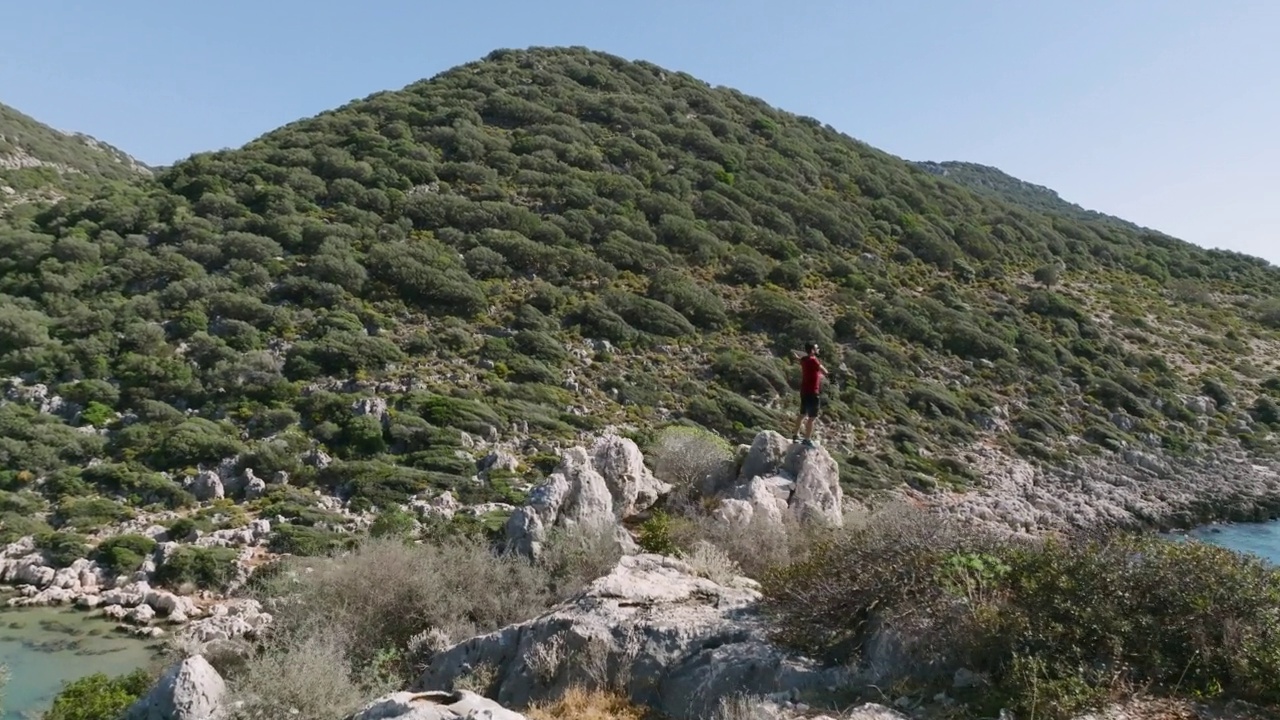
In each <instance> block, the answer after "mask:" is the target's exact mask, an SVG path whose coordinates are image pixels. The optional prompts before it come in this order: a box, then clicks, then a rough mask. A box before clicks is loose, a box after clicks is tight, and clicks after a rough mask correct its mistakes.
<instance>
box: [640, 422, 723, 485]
mask: <svg viewBox="0 0 1280 720" xmlns="http://www.w3.org/2000/svg"><path fill="white" fill-rule="evenodd" d="M649 452H650V456H651V457H652V458H653V460H654V475H656V476H657V477H658V479H659V480H662V481H664V482H669V483H671V484H672V485H673V486H674V487H675V491H676V493H677V494H680V493H688V492H689V491H691V490H693V489H695V488H697V487H699V486H700V485H701V483H702V481H703V480H705V479H706V478H707V477H708V476H710V475H711V474H712V473H714V472H715V471H716V470H717V469H719V468H720V467H721V466H722V465H723V464H724V463H725V462H726V461H728V460H729V459H730V458H732V457H733V450H732V448H731V447H730V445H729V443H728V442H727V441H726V440H724V438H721V437H720V436H719V435H716V434H714V433H711V432H708V431H706V430H702V429H700V428H693V427H686V426H673V427H669V428H666V429H664V430H663V431H662V433H661V434H659V435H658V439H657V441H656V442H655V443H654V445H653V448H652V449H651V450H650V451H649Z"/></svg>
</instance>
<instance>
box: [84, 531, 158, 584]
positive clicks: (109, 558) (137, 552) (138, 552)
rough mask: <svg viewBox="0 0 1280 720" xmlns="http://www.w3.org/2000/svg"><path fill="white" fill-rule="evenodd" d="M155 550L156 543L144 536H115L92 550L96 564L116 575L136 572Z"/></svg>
mask: <svg viewBox="0 0 1280 720" xmlns="http://www.w3.org/2000/svg"><path fill="white" fill-rule="evenodd" d="M155 548H156V541H155V540H152V539H151V538H149V537H146V536H144V535H116V536H115V537H111V538H108V539H106V540H104V541H102V543H101V544H99V545H98V547H97V548H95V549H94V559H95V560H97V561H98V564H99V565H101V566H103V567H104V568H106V569H107V571H108V572H111V573H114V574H116V575H126V574H128V573H132V572H133V571H135V570H137V569H138V568H139V567H140V566H141V565H142V562H143V561H144V560H146V558H147V556H148V555H150V554H151V552H152V551H153V550H155Z"/></svg>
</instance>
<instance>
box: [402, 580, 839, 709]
mask: <svg viewBox="0 0 1280 720" xmlns="http://www.w3.org/2000/svg"><path fill="white" fill-rule="evenodd" d="M759 597H760V595H759V591H758V590H757V585H756V583H755V582H754V581H752V580H749V579H747V578H734V579H732V580H731V581H729V582H727V583H725V584H719V583H715V582H712V581H711V580H708V579H706V578H703V577H699V576H698V575H697V574H696V573H695V572H694V570H693V568H692V567H691V566H689V565H688V564H687V563H685V562H682V561H680V560H675V559H672V558H668V557H663V556H661V555H649V554H644V555H633V556H624V557H623V558H622V559H621V560H620V561H619V562H618V564H617V566H615V567H614V569H613V571H612V572H610V573H609V574H608V575H606V576H605V577H602V578H599V579H598V580H596V581H595V582H594V583H592V584H591V585H590V586H589V587H588V588H587V589H586V590H584V591H583V592H581V593H579V594H578V595H577V596H575V597H574V598H572V599H571V600H568V601H566V602H564V603H562V604H561V605H559V606H557V607H555V608H553V609H552V610H551V611H549V612H548V613H546V614H545V615H543V616H541V617H539V618H536V619H533V620H530V621H528V622H524V623H520V624H517V625H511V626H508V627H506V628H503V629H501V630H498V631H496V632H493V633H489V634H487V635H481V636H479V637H475V638H471V639H470V640H467V641H464V642H462V643H459V644H457V645H454V646H453V647H451V648H448V649H446V650H444V651H442V652H440V653H438V654H436V655H435V656H434V657H433V658H432V660H431V662H430V664H429V665H428V666H427V668H426V671H425V672H424V674H423V675H422V676H421V678H419V681H418V683H417V684H416V686H415V689H433V690H447V689H449V688H451V687H453V686H454V683H456V682H457V681H458V680H459V679H460V678H462V677H464V676H465V675H467V674H468V673H469V672H472V671H473V670H475V669H477V668H480V667H482V666H489V667H490V668H492V669H493V671H494V678H495V683H494V692H493V693H489V694H490V696H491V697H493V698H494V699H495V700H497V701H498V702H499V703H501V704H503V705H505V706H507V707H524V706H526V705H527V704H528V703H530V702H534V701H540V700H547V699H551V698H554V697H556V696H558V694H559V693H561V692H563V691H564V690H565V689H566V688H567V687H569V686H570V685H572V684H575V683H591V682H595V683H608V684H610V685H613V686H617V687H621V688H622V689H623V690H624V691H625V692H626V694H628V695H629V696H630V698H631V699H632V701H634V702H636V703H638V704H644V705H650V706H652V707H654V708H655V709H657V710H658V711H659V712H661V713H665V714H667V715H669V716H671V717H673V718H678V719H683V718H704V717H708V716H710V714H711V713H712V712H713V711H714V710H715V708H716V707H717V705H718V703H719V702H720V700H721V699H722V698H727V697H732V696H734V695H738V694H742V693H748V692H749V693H751V694H761V693H770V692H778V691H781V690H790V689H792V688H808V687H824V686H826V685H830V684H832V683H833V682H834V681H835V680H834V676H833V675H832V673H833V672H835V671H823V670H820V669H818V668H817V667H816V666H814V665H813V664H811V663H808V662H807V661H803V660H799V659H795V658H792V657H789V656H788V655H786V654H785V653H784V652H782V651H781V650H780V649H779V648H777V647H776V646H774V645H773V644H772V643H770V642H769V641H768V639H767V638H766V634H765V632H766V629H765V623H764V621H763V620H762V619H761V618H760V617H759V615H758V612H757V609H756V605H757V601H758V599H759Z"/></svg>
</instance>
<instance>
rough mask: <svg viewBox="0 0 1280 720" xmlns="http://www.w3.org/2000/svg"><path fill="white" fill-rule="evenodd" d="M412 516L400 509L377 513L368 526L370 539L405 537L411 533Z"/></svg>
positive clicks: (412, 525) (389, 509)
mask: <svg viewBox="0 0 1280 720" xmlns="http://www.w3.org/2000/svg"><path fill="white" fill-rule="evenodd" d="M415 524H416V523H415V521H414V518H413V514H412V513H409V512H406V511H404V510H401V509H400V508H388V509H386V510H383V511H382V512H380V513H378V517H376V518H374V520H373V524H372V525H370V526H369V535H370V536H371V537H376V538H380V537H405V536H407V535H410V534H411V533H412V532H413V528H414V525H415Z"/></svg>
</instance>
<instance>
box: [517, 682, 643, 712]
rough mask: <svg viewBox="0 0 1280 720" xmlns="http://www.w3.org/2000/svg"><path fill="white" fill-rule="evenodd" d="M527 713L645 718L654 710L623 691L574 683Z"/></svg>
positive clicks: (534, 706)
mask: <svg viewBox="0 0 1280 720" xmlns="http://www.w3.org/2000/svg"><path fill="white" fill-rule="evenodd" d="M525 714H526V715H527V716H528V717H529V720H645V719H646V718H648V717H650V715H651V712H650V710H649V709H648V708H645V707H642V706H640V705H636V704H635V703H633V702H631V701H630V700H629V699H627V698H626V697H625V696H624V695H623V694H621V693H617V692H614V691H612V690H606V689H591V690H588V689H586V688H582V687H578V686H574V687H570V688H568V689H567V690H565V692H564V694H563V695H561V696H560V697H559V698H557V699H556V700H554V701H549V702H540V703H535V704H533V705H532V706H530V707H529V709H528V711H527V712H526V713H525Z"/></svg>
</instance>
